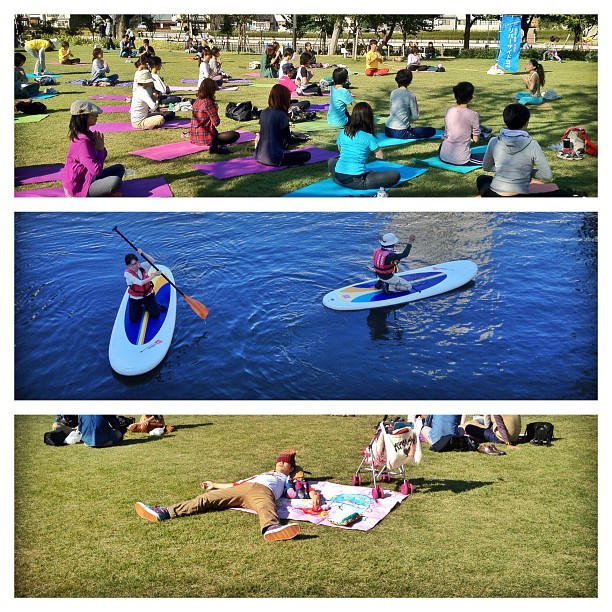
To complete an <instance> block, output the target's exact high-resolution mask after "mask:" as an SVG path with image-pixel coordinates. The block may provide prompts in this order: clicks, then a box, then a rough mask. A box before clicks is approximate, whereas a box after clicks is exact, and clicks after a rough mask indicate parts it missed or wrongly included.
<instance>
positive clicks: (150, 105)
mask: <svg viewBox="0 0 612 612" xmlns="http://www.w3.org/2000/svg"><path fill="white" fill-rule="evenodd" d="M139 72H140V74H138V76H137V78H136V87H135V89H134V91H133V93H132V103H131V105H130V120H131V122H132V127H133V128H135V129H137V130H152V129H154V128H157V127H160V126H161V125H163V123H164V121H165V119H164V115H163V114H162V113H160V112H158V110H157V102H156V101H155V100H153V98H152V96H151V84H152V83H153V77H152V76H151V71H150V70H140V71H139Z"/></svg>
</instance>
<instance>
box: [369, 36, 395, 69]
mask: <svg viewBox="0 0 612 612" xmlns="http://www.w3.org/2000/svg"><path fill="white" fill-rule="evenodd" d="M384 61H385V58H384V57H383V56H382V55H381V54H380V52H379V51H378V43H377V42H376V41H375V40H371V41H370V50H369V51H368V52H367V53H366V69H365V75H366V76H384V75H385V74H387V73H388V72H389V69H388V68H379V66H380V65H381V64H382V63H383V62H384Z"/></svg>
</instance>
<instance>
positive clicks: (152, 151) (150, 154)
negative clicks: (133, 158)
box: [130, 130, 257, 161]
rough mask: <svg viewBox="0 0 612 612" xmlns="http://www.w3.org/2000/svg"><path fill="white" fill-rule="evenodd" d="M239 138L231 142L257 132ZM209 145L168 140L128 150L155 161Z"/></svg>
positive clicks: (241, 135) (251, 137) (250, 137)
mask: <svg viewBox="0 0 612 612" xmlns="http://www.w3.org/2000/svg"><path fill="white" fill-rule="evenodd" d="M238 132H239V133H240V138H239V139H238V140H237V141H236V142H235V143H233V144H241V143H243V142H249V141H252V140H255V137H256V136H257V134H255V133H254V132H242V131H240V130H238ZM208 149H209V147H207V146H206V147H205V146H202V145H195V144H192V143H191V142H189V140H187V141H185V140H182V141H179V142H170V143H166V144H161V145H157V146H154V147H148V148H146V149H139V150H138V151H130V155H139V156H140V157H145V158H147V159H153V160H155V161H166V160H168V159H176V158H177V157H183V156H184V155H191V154H192V153H200V152H202V151H207V150H208Z"/></svg>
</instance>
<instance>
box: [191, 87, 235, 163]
mask: <svg viewBox="0 0 612 612" xmlns="http://www.w3.org/2000/svg"><path fill="white" fill-rule="evenodd" d="M216 91H217V84H216V83H215V82H214V81H213V80H212V79H204V80H203V81H202V84H201V85H200V87H199V88H198V94H197V100H196V101H195V102H194V103H193V109H192V111H191V127H190V129H189V140H190V141H191V142H192V143H193V144H195V145H201V146H208V147H210V148H209V152H210V153H217V154H222V155H227V154H228V153H229V152H230V150H229V149H228V148H227V146H225V145H229V144H233V143H234V142H236V141H237V140H238V139H239V138H240V134H239V133H238V132H235V131H233V130H230V131H227V132H218V131H217V126H218V125H219V123H221V119H219V112H218V106H217V103H216V102H215V93H216Z"/></svg>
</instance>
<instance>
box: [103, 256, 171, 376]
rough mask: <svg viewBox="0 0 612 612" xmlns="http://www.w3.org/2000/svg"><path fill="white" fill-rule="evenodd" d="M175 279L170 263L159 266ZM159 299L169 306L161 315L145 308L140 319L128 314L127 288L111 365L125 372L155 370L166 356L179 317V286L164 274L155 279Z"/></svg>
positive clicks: (111, 350)
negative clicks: (131, 318) (177, 312)
mask: <svg viewBox="0 0 612 612" xmlns="http://www.w3.org/2000/svg"><path fill="white" fill-rule="evenodd" d="M157 267H158V268H159V269H160V270H161V271H162V272H163V273H164V274H165V275H166V276H167V277H168V278H169V279H170V280H171V281H172V282H174V277H173V276H172V272H170V270H169V269H168V268H167V267H166V266H157ZM153 287H154V289H155V299H156V300H157V303H158V304H161V305H163V306H165V307H166V308H167V310H166V311H165V312H162V313H161V314H160V316H159V318H158V319H152V318H151V317H149V313H148V312H146V311H144V309H143V314H142V316H141V318H140V321H138V322H137V323H132V322H131V321H130V317H129V314H128V299H129V294H128V292H127V289H126V292H125V295H124V296H123V300H122V301H121V305H120V306H119V312H118V313H117V317H116V319H115V324H114V325H113V331H112V333H111V339H110V345H109V347H108V358H109V360H110V364H111V367H112V368H113V370H115V372H117V373H118V374H123V375H124V376H138V375H139V374H145V373H146V372H149V371H151V370H152V369H153V368H154V367H155V366H157V365H159V363H161V360H162V359H163V358H164V357H165V356H166V353H167V352H168V350H169V349H170V344H171V342H172V335H173V334H174V323H175V320H176V290H175V289H174V287H173V286H172V285H171V284H170V283H169V282H168V281H167V280H166V279H165V278H164V277H163V276H157V277H155V278H154V279H153Z"/></svg>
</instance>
